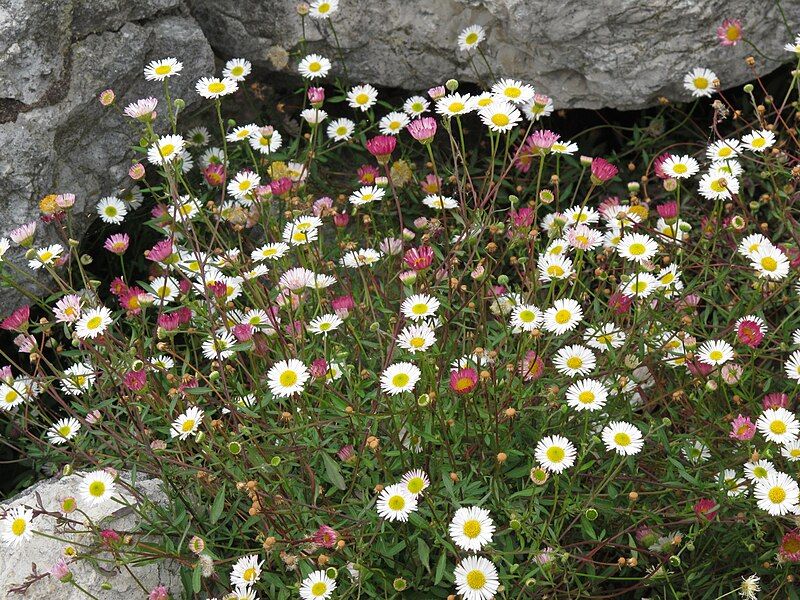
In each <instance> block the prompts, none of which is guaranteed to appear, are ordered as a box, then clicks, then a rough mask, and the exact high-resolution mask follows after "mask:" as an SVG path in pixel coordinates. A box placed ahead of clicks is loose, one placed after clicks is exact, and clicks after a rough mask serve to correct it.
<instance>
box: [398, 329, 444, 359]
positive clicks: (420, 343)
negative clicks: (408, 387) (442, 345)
mask: <svg viewBox="0 0 800 600" xmlns="http://www.w3.org/2000/svg"><path fill="white" fill-rule="evenodd" d="M435 343H436V333H435V331H434V330H433V328H432V327H431V326H430V325H428V324H427V323H421V324H419V325H410V326H406V327H404V328H403V330H402V331H401V332H400V333H399V334H398V336H397V345H398V346H400V347H401V348H403V349H404V350H408V351H409V352H411V353H412V354H415V353H417V352H425V351H426V350H427V349H428V348H430V347H431V346H433V344H435Z"/></svg>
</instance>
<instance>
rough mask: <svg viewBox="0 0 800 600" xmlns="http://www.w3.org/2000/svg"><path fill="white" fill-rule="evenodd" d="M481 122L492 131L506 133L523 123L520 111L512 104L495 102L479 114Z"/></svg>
mask: <svg viewBox="0 0 800 600" xmlns="http://www.w3.org/2000/svg"><path fill="white" fill-rule="evenodd" d="M478 116H479V117H480V118H481V121H482V122H483V124H484V125H486V126H487V127H488V128H489V129H490V130H491V131H494V132H500V133H505V132H508V131H511V130H512V129H514V127H516V126H517V125H518V124H519V122H520V121H522V115H521V114H520V112H519V110H517V108H516V107H515V106H514V105H513V104H511V103H510V102H494V103H492V104H491V105H490V106H487V107H485V108H482V109H481V110H480V111H479V112H478Z"/></svg>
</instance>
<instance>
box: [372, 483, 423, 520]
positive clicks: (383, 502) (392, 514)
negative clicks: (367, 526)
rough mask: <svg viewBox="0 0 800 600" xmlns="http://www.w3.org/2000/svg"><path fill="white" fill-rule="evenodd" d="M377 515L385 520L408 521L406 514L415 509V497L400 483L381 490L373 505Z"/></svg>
mask: <svg viewBox="0 0 800 600" xmlns="http://www.w3.org/2000/svg"><path fill="white" fill-rule="evenodd" d="M375 508H376V509H377V511H378V516H379V517H381V518H382V519H386V520H387V521H404V522H405V521H408V515H410V514H411V513H412V512H414V511H415V510H417V498H416V496H414V495H412V494H411V493H409V491H408V490H407V489H406V486H405V485H403V484H402V483H395V484H394V485H390V486H387V487H385V488H383V490H381V493H380V495H379V496H378V501H377V503H376V505H375Z"/></svg>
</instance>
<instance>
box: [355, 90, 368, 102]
mask: <svg viewBox="0 0 800 600" xmlns="http://www.w3.org/2000/svg"><path fill="white" fill-rule="evenodd" d="M367 102H369V96H368V95H367V94H365V93H364V92H361V93H360V94H359V95H358V96H356V104H366V103H367Z"/></svg>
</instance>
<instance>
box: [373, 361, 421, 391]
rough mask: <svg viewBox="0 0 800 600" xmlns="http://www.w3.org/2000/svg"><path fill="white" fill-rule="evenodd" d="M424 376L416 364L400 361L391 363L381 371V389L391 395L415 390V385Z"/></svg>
mask: <svg viewBox="0 0 800 600" xmlns="http://www.w3.org/2000/svg"><path fill="white" fill-rule="evenodd" d="M421 376H422V372H421V371H420V370H419V367H417V366H416V365H415V364H413V363H410V362H399V363H395V364H393V365H390V366H389V367H387V368H386V369H384V370H383V372H382V373H381V390H383V391H384V392H386V393H387V394H389V395H390V396H396V395H397V394H402V393H403V392H412V391H414V386H415V385H416V384H417V382H418V381H419V378H420V377H421Z"/></svg>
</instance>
